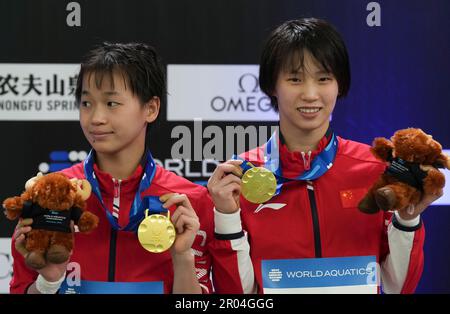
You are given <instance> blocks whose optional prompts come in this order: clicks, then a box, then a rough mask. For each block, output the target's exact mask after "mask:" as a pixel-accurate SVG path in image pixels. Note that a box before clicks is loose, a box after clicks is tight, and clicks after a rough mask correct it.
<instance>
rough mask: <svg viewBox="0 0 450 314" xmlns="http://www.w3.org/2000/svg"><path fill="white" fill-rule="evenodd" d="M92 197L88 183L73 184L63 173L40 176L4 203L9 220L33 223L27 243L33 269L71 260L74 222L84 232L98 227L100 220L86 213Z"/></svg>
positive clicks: (29, 263)
mask: <svg viewBox="0 0 450 314" xmlns="http://www.w3.org/2000/svg"><path fill="white" fill-rule="evenodd" d="M90 193H91V186H90V184H89V182H88V181H86V180H78V179H71V180H69V178H67V177H66V176H65V175H64V174H61V173H51V174H47V175H42V174H38V176H36V177H34V178H32V179H30V180H28V181H27V183H26V184H25V192H23V193H22V195H21V196H15V197H10V198H7V199H6V200H5V201H4V202H3V207H4V208H5V215H6V217H7V218H8V219H10V220H14V219H17V218H18V217H21V218H24V219H25V218H32V219H33V223H32V224H31V228H32V230H31V231H30V232H28V233H27V234H26V240H25V248H26V249H27V250H28V252H29V253H28V255H27V256H26V257H25V262H26V264H27V265H28V266H29V267H31V268H33V269H41V268H43V267H44V266H45V265H46V264H47V262H49V263H54V264H60V263H64V262H66V261H67V260H68V259H69V255H70V252H71V251H72V248H73V233H72V229H71V225H70V222H71V221H73V222H74V224H75V225H78V228H79V230H80V231H81V232H89V231H91V230H93V229H94V228H96V227H97V224H98V217H97V216H96V215H94V214H92V213H90V212H88V211H85V210H84V208H85V206H86V202H85V201H86V200H87V199H88V198H89V195H90Z"/></svg>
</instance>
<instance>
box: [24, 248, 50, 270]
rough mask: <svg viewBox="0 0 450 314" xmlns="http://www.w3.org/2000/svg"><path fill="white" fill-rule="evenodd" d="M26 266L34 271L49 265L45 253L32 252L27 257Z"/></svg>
mask: <svg viewBox="0 0 450 314" xmlns="http://www.w3.org/2000/svg"><path fill="white" fill-rule="evenodd" d="M25 264H27V266H28V267H30V268H32V269H41V268H44V267H45V265H47V262H46V260H45V258H44V254H43V253H41V252H36V251H32V252H30V253H28V255H27V256H26V257H25Z"/></svg>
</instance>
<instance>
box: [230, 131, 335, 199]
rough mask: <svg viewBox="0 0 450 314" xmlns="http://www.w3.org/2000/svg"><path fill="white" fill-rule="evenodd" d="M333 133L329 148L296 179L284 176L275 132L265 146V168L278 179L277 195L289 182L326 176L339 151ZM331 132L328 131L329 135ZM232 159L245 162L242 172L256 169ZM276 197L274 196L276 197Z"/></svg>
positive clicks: (236, 157) (277, 137)
mask: <svg viewBox="0 0 450 314" xmlns="http://www.w3.org/2000/svg"><path fill="white" fill-rule="evenodd" d="M329 131H330V132H331V139H330V141H329V142H328V144H327V146H326V147H325V148H324V149H323V150H322V152H320V154H319V155H317V156H316V157H315V158H314V159H313V160H312V162H311V168H310V169H309V170H305V171H304V172H303V173H302V174H300V175H298V176H297V177H295V178H287V177H285V176H283V171H282V166H281V162H280V151H279V141H280V140H279V136H278V132H277V131H275V132H274V133H273V134H272V136H271V137H270V139H269V140H268V141H267V143H266V144H265V145H264V166H263V167H264V168H266V169H268V170H269V171H271V172H272V173H273V174H274V175H275V178H276V179H277V190H276V192H275V195H278V194H280V192H281V188H282V186H283V184H284V183H286V182H289V181H312V180H315V179H317V178H319V177H321V176H322V175H324V174H325V173H326V172H327V171H328V170H329V169H330V168H331V167H332V166H333V162H334V160H335V158H336V153H337V150H338V140H337V137H336V135H335V134H334V132H332V131H331V130H329ZM328 133H329V132H328V131H327V134H328ZM232 159H240V160H243V161H244V162H243V163H242V164H241V168H242V170H243V171H244V172H245V171H247V170H248V169H250V168H252V167H254V165H253V164H252V163H251V162H249V161H248V160H245V159H243V158H241V157H239V156H236V155H234V156H233V157H232ZM275 195H274V196H275Z"/></svg>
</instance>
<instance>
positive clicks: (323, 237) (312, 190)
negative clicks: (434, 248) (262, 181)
mask: <svg viewBox="0 0 450 314" xmlns="http://www.w3.org/2000/svg"><path fill="white" fill-rule="evenodd" d="M326 144H327V139H326V138H325V137H324V138H323V139H322V141H321V142H320V144H319V147H318V149H317V151H314V152H312V155H311V160H312V159H313V158H314V157H315V156H316V155H317V154H318V153H319V152H320V151H321V150H322V149H323V148H324V147H325V146H326ZM263 146H264V145H263ZM263 146H261V147H259V148H256V149H254V150H251V151H249V152H247V153H244V154H242V155H241V157H243V158H244V159H246V160H249V161H251V162H252V163H254V164H255V165H257V166H258V165H262V164H263V151H264V150H263ZM280 160H281V165H282V169H283V174H286V175H287V176H289V175H291V176H297V175H299V174H301V173H303V171H304V169H305V162H304V160H303V158H302V156H301V155H300V153H298V152H290V151H288V149H287V148H286V146H285V145H283V144H282V145H280ZM384 169H385V164H384V163H382V162H380V161H378V160H376V159H375V158H374V157H373V156H372V154H371V153H370V151H369V146H367V145H365V144H361V143H357V142H353V141H349V140H345V139H342V138H340V137H338V151H337V155H336V159H335V161H334V165H333V166H332V167H331V169H330V170H328V171H327V172H326V173H325V174H324V175H323V176H321V177H319V178H318V179H316V180H314V182H305V181H292V182H289V183H286V184H285V185H284V186H283V188H282V191H281V193H280V194H279V195H277V196H275V197H273V198H272V199H271V200H269V201H268V202H266V203H265V204H263V205H259V206H258V205H257V204H253V203H250V202H248V201H247V200H246V199H244V198H243V197H241V199H240V207H241V210H240V215H239V213H236V214H232V215H234V216H235V217H234V218H231V217H230V215H228V216H227V215H224V214H220V213H218V212H217V211H216V213H215V232H216V233H217V234H219V235H220V236H221V238H222V240H218V239H216V240H215V241H214V242H213V247H212V251H211V252H212V254H213V255H214V257H215V258H214V259H213V263H214V269H215V277H216V283H215V286H216V288H217V289H218V290H219V291H220V292H228V293H242V292H244V293H252V292H256V291H257V290H258V291H259V292H262V277H261V261H262V260H264V259H297V258H320V257H344V256H367V255H375V256H376V257H377V261H378V262H379V263H380V264H381V277H382V285H383V289H384V291H385V292H392V293H400V292H401V293H412V292H414V290H415V288H416V286H417V283H418V281H419V279H420V276H421V273H422V269H423V242H424V235H425V231H424V227H423V226H422V224H421V223H420V224H417V222H415V223H414V224H415V226H410V227H406V226H403V225H401V224H400V223H399V219H397V218H396V219H392V217H393V216H394V215H392V213H385V212H383V211H380V212H379V213H377V214H373V215H369V214H364V213H361V212H360V211H359V210H358V208H357V205H358V202H359V200H360V199H361V198H362V197H363V196H364V194H365V193H366V192H367V190H368V189H369V188H370V187H371V185H372V184H373V183H374V182H375V180H376V179H377V178H378V176H380V174H381V173H382V172H383V171H384ZM225 216H227V217H225ZM396 217H398V216H397V215H396ZM224 218H226V219H225V220H224ZM418 219H420V218H418ZM241 222H242V227H241ZM242 228H243V230H244V231H245V232H246V233H245V236H242V234H243V233H242V232H241V237H239V236H238V235H239V233H240V232H239V231H240V230H242ZM227 234H229V235H231V237H229V238H230V239H232V240H226V238H227ZM216 237H217V235H216ZM248 254H250V258H249V255H248ZM252 268H253V270H252ZM253 272H254V276H253ZM255 279H256V282H255Z"/></svg>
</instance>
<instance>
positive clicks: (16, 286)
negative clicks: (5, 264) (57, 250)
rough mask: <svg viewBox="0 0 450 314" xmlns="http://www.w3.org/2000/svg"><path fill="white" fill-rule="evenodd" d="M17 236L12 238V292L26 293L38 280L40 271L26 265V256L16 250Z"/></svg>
mask: <svg viewBox="0 0 450 314" xmlns="http://www.w3.org/2000/svg"><path fill="white" fill-rule="evenodd" d="M14 239H15V237H14V235H13V237H12V240H11V254H12V257H13V259H14V263H13V277H12V279H11V282H10V284H9V291H10V293H14V294H25V293H26V292H27V290H28V287H29V286H31V284H33V283H34V282H35V281H36V278H37V276H38V273H37V272H36V271H34V270H31V269H29V268H28V267H27V266H26V265H25V259H24V257H23V256H22V255H21V254H20V253H19V252H18V251H17V250H16V247H15V240H14Z"/></svg>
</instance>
